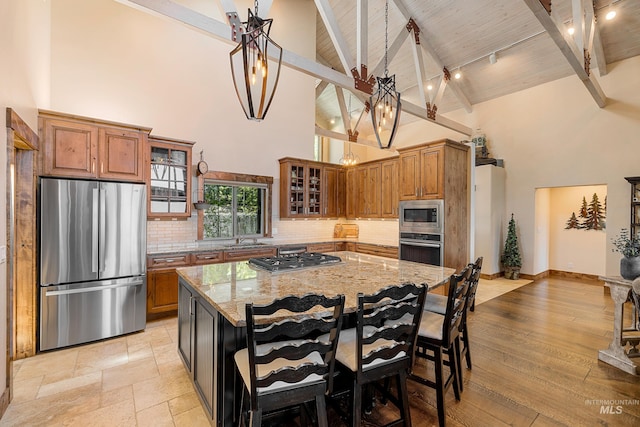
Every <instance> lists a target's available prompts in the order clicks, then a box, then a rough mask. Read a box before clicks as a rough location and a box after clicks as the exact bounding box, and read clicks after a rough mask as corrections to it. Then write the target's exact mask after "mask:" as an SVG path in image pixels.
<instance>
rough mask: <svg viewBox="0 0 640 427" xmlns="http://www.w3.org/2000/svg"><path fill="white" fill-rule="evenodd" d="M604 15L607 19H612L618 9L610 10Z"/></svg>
mask: <svg viewBox="0 0 640 427" xmlns="http://www.w3.org/2000/svg"><path fill="white" fill-rule="evenodd" d="M604 17H605V19H606V20H607V21H611V20H612V19H613V18H615V17H616V11H615V10H610V11H609V12H607V14H606V15H605V16H604Z"/></svg>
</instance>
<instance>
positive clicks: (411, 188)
mask: <svg viewBox="0 0 640 427" xmlns="http://www.w3.org/2000/svg"><path fill="white" fill-rule="evenodd" d="M399 159H400V160H399V161H400V165H399V169H400V183H399V184H400V185H399V189H398V196H399V198H400V200H415V199H417V198H418V188H419V187H420V152H419V151H407V152H406V153H400V158H399Z"/></svg>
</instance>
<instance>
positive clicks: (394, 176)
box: [380, 159, 399, 218]
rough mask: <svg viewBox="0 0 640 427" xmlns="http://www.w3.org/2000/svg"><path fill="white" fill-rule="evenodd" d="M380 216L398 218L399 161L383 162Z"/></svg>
mask: <svg viewBox="0 0 640 427" xmlns="http://www.w3.org/2000/svg"><path fill="white" fill-rule="evenodd" d="M380 197H381V203H380V216H381V217H383V218H397V217H398V203H399V198H398V159H393V160H388V161H384V162H382V182H381V195H380Z"/></svg>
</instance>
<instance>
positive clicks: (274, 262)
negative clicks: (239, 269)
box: [249, 252, 342, 272]
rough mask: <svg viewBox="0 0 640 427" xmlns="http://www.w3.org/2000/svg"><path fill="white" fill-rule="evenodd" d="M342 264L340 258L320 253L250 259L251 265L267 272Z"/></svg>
mask: <svg viewBox="0 0 640 427" xmlns="http://www.w3.org/2000/svg"><path fill="white" fill-rule="evenodd" d="M339 262H342V259H341V258H340V257H337V256H334V255H327V254H322V253H319V252H305V253H296V254H291V255H281V256H273V257H261V258H251V259H249V264H251V265H253V266H255V267H258V268H261V269H263V270H267V271H271V272H274V271H291V270H298V269H301V268H305V267H317V266H321V265H331V264H336V263H339Z"/></svg>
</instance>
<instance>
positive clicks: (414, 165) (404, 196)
mask: <svg viewBox="0 0 640 427" xmlns="http://www.w3.org/2000/svg"><path fill="white" fill-rule="evenodd" d="M461 147H462V148H461ZM464 147H466V146H465V145H463V144H460V143H458V142H455V141H450V140H444V141H436V142H433V143H429V144H426V145H422V146H419V147H412V148H410V149H402V151H401V152H400V194H399V198H400V200H425V199H426V200H428V199H443V198H444V197H445V194H444V193H445V187H446V186H445V169H447V170H448V172H447V173H453V172H454V171H453V169H455V168H458V167H457V166H455V165H456V164H457V163H458V160H454V157H459V156H457V155H456V154H454V153H455V152H456V151H455V150H457V151H460V150H461V149H462V150H463V151H464V150H466V149H467V148H464ZM405 150H406V151H405ZM399 151H400V150H399ZM464 152H465V153H466V151H464ZM447 153H449V154H447ZM445 158H448V159H445ZM445 162H446V163H445ZM458 169H459V168H458Z"/></svg>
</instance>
